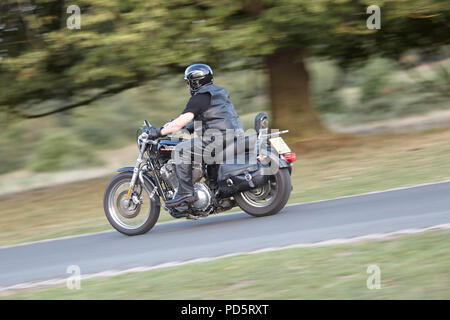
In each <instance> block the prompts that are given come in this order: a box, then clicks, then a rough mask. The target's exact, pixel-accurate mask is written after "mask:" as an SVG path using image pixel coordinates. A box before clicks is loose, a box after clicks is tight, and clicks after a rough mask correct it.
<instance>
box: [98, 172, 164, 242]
mask: <svg viewBox="0 0 450 320" xmlns="http://www.w3.org/2000/svg"><path fill="white" fill-rule="evenodd" d="M132 176H133V173H131V172H125V173H120V174H118V175H117V176H115V177H114V178H113V179H112V180H111V181H110V182H109V184H108V186H107V187H106V190H105V195H104V197H103V209H104V210H105V215H106V218H107V219H108V221H109V223H110V224H111V225H112V226H113V227H114V229H116V230H117V231H119V232H121V233H123V234H126V235H127V236H136V235H140V234H144V233H146V232H148V231H149V230H150V229H151V228H153V226H154V225H155V224H156V222H157V221H158V218H159V212H160V209H161V207H160V206H159V205H158V204H157V203H156V201H150V199H149V198H148V193H147V192H148V190H150V191H151V190H152V189H153V187H152V186H150V184H149V183H147V182H146V181H145V184H146V188H144V190H143V191H142V192H146V194H147V198H148V199H149V201H150V213H149V215H148V217H147V218H146V220H145V221H144V223H142V224H141V225H139V226H138V227H136V228H126V227H123V226H121V225H120V224H119V223H118V222H116V220H115V219H114V217H113V216H112V213H111V212H110V210H109V208H110V194H111V193H112V192H113V191H114V189H115V187H116V186H118V185H120V184H122V183H124V182H127V183H129V182H130V181H131V177H132ZM137 183H138V182H137ZM155 196H156V195H155Z"/></svg>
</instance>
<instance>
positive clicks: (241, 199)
mask: <svg viewBox="0 0 450 320" xmlns="http://www.w3.org/2000/svg"><path fill="white" fill-rule="evenodd" d="M291 190H292V185H291V175H290V174H289V169H287V168H283V169H279V170H278V172H277V173H276V174H274V175H273V176H270V178H269V181H268V182H267V183H266V184H265V185H263V186H262V187H259V188H255V189H252V190H249V191H244V192H241V193H239V194H237V195H235V196H234V199H235V200H236V203H237V204H238V205H239V207H240V208H241V209H242V210H244V211H245V212H247V213H248V214H250V215H252V216H254V217H264V216H270V215H274V214H276V213H278V212H279V211H280V210H281V209H283V208H284V206H285V205H286V203H287V202H288V200H289V196H290V194H291Z"/></svg>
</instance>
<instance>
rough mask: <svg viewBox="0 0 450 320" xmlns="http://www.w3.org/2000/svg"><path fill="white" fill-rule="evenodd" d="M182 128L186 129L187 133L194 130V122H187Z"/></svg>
mask: <svg viewBox="0 0 450 320" xmlns="http://www.w3.org/2000/svg"><path fill="white" fill-rule="evenodd" d="M183 129H186V130H187V131H188V132H189V133H193V132H194V122H189V123H188V124H187V125H185V126H184V127H183Z"/></svg>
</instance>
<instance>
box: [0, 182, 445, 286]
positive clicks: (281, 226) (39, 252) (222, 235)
mask: <svg viewBox="0 0 450 320" xmlns="http://www.w3.org/2000/svg"><path fill="white" fill-rule="evenodd" d="M449 222H450V182H443V183H437V184H430V185H423V186H417V187H412V188H405V189H399V190H391V191H385V192H379V193H372V194H366V195H360V196H353V197H346V198H340V199H332V200H325V201H319V202H312V203H305V204H297V205H291V206H288V207H286V208H285V209H283V210H282V211H281V212H280V213H279V214H277V215H275V216H271V217H265V218H253V217H251V216H249V215H247V214H245V213H242V212H241V213H233V214H224V215H220V214H219V215H216V216H211V217H208V218H206V219H201V220H197V221H192V220H180V221H176V222H173V223H162V224H157V225H156V226H155V227H154V228H153V229H152V230H151V231H150V232H149V233H147V234H145V235H142V236H136V237H127V236H125V235H122V234H121V233H119V232H116V231H111V232H103V233H97V234H90V235H84V236H79V237H72V238H69V239H57V240H53V241H49V242H39V243H32V244H27V245H21V246H12V247H4V248H0V287H3V288H5V287H9V286H13V285H16V284H21V283H25V282H35V281H45V280H50V279H58V278H61V279H63V278H67V277H68V276H69V275H70V274H67V273H66V271H67V267H68V266H69V265H78V266H79V267H80V268H81V272H82V274H92V273H98V272H101V271H105V270H125V269H129V268H134V267H140V266H153V265H158V264H162V263H168V262H174V261H186V260H192V259H195V258H203V257H214V256H220V255H224V254H230V253H235V252H243V251H254V250H257V249H262V248H268V247H277V246H285V245H290V244H297V243H314V242H319V241H325V240H330V239H336V238H352V237H358V236H363V235H367V234H373V233H388V232H393V231H398V230H402V229H409V228H424V227H430V226H434V225H438V224H446V223H449Z"/></svg>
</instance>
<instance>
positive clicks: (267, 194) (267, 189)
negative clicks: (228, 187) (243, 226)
mask: <svg viewBox="0 0 450 320" xmlns="http://www.w3.org/2000/svg"><path fill="white" fill-rule="evenodd" d="M277 195H278V183H277V179H276V178H275V177H274V176H272V177H270V178H269V181H267V183H266V184H264V185H263V186H262V187H259V188H254V189H252V190H249V191H244V192H241V196H242V199H243V200H244V201H245V202H246V203H248V204H249V205H251V206H253V207H258V208H264V207H268V206H270V205H271V204H272V203H273V201H274V200H275V199H276V197H277Z"/></svg>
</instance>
